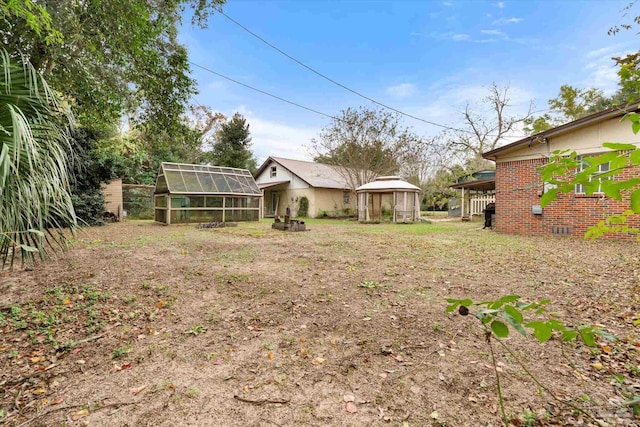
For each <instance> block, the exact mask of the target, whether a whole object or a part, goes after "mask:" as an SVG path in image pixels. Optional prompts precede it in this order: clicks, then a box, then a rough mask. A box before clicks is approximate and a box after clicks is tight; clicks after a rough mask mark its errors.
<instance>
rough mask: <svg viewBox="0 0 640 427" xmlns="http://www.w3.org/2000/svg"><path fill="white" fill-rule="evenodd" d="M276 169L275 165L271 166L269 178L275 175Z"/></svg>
mask: <svg viewBox="0 0 640 427" xmlns="http://www.w3.org/2000/svg"><path fill="white" fill-rule="evenodd" d="M277 172H278V170H277V169H276V167H275V166H271V178H275V177H276V175H277Z"/></svg>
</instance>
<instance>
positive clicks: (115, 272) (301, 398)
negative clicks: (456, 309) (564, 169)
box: [0, 221, 640, 426]
mask: <svg viewBox="0 0 640 427" xmlns="http://www.w3.org/2000/svg"><path fill="white" fill-rule="evenodd" d="M308 226H309V227H310V228H311V231H309V232H304V233H301V232H300V233H283V232H280V231H275V230H271V228H270V224H269V223H268V222H260V223H247V224H239V225H238V227H233V228H223V229H209V230H196V229H195V227H194V226H171V227H163V226H157V225H154V224H151V223H146V222H128V223H123V224H113V225H109V226H106V227H102V228H90V229H87V230H85V231H83V232H82V233H81V234H79V235H78V239H77V240H76V241H75V242H74V244H73V245H72V247H71V249H70V250H69V251H68V252H66V253H64V254H61V255H60V256H59V258H58V259H57V260H55V261H53V262H51V263H49V264H47V265H45V266H43V267H42V268H39V269H38V270H35V271H13V272H9V273H5V274H4V277H3V278H2V283H3V284H2V285H1V288H0V289H1V290H2V291H1V293H0V309H1V311H0V332H1V334H0V364H1V366H2V371H1V374H0V411H1V412H0V425H2V424H7V425H61V424H63V423H64V424H65V425H68V426H75V425H117V426H123V425H136V426H157V425H163V426H174V425H180V426H182V425H193V426H196V425H212V426H234V425H237V426H240V425H242V426H347V425H354V426H356V425H357V426H364V425H367V426H375V425H381V426H385V425H389V426H486V425H493V426H497V425H499V424H500V415H499V414H500V410H499V406H498V400H497V398H496V394H495V386H496V379H495V375H494V372H493V369H492V366H491V364H492V362H491V358H490V355H489V350H488V347H487V346H486V343H485V340H484V335H483V329H482V326H481V325H480V324H479V322H478V321H477V320H476V319H475V318H473V316H467V317H462V316H459V315H457V314H446V313H445V311H444V309H445V307H446V298H447V297H454V298H462V297H468V298H472V299H473V300H474V301H481V300H484V299H495V298H497V297H499V296H501V295H506V294H514V293H516V294H520V295H522V297H523V298H524V299H526V300H540V299H544V298H550V299H551V300H552V302H551V305H550V308H551V309H552V311H554V312H556V313H557V314H558V315H559V316H560V318H561V319H563V320H564V321H565V322H566V323H567V324H571V325H581V324H598V325H602V327H604V328H605V329H606V330H608V331H610V332H612V333H613V334H615V335H616V336H618V337H619V338H620V341H617V342H614V343H610V342H604V341H603V342H602V343H600V344H601V345H600V346H598V347H595V348H588V347H585V346H584V345H574V344H566V345H564V346H561V345H560V342H559V340H557V339H552V340H551V341H550V342H548V343H546V344H544V345H539V344H537V343H536V342H535V340H534V339H533V338H532V337H529V338H527V339H524V338H522V337H520V336H513V335H512V337H511V338H509V339H508V340H507V342H508V344H509V345H510V346H511V347H512V348H513V349H514V350H515V354H516V355H517V357H518V358H520V359H522V360H523V361H525V362H526V364H527V366H528V367H529V368H530V369H531V370H532V371H533V372H535V373H536V375H538V376H539V378H540V380H541V381H542V382H544V383H545V384H547V385H548V386H549V387H550V388H551V389H552V390H554V391H555V393H556V394H557V396H558V397H559V398H560V399H566V400H571V401H572V402H574V403H575V404H576V405H579V406H581V407H584V408H585V409H587V410H589V411H590V412H591V413H593V414H595V415H596V416H597V417H598V418H600V419H603V420H606V421H607V422H609V423H610V424H615V425H628V426H632V425H637V424H638V418H635V419H634V418H633V417H634V414H633V409H634V408H633V407H622V409H620V406H619V405H620V404H621V403H622V402H624V401H625V400H627V399H628V398H630V397H633V396H636V397H637V396H638V395H640V366H639V365H640V360H639V359H640V357H639V353H638V349H639V346H640V342H639V338H638V335H639V334H638V332H639V331H640V326H634V324H633V322H634V321H636V320H637V319H638V316H639V315H640V304H639V302H640V250H639V249H640V246H639V245H638V244H636V243H629V242H627V243H622V242H605V241H598V242H584V241H581V240H575V239H573V240H572V239H562V238H550V237H545V238H533V237H514V236H506V235H499V234H496V233H493V232H490V231H482V230H480V229H479V227H480V226H481V224H477V223H472V224H468V223H459V222H439V223H433V224H416V225H361V224H356V223H353V222H347V221H342V222H338V221H336V222H331V221H310V222H309V224H308ZM496 359H497V360H496V362H497V363H498V366H499V368H500V370H501V371H502V373H501V380H502V381H501V382H502V388H503V393H504V396H505V400H506V405H507V412H508V414H509V416H510V417H512V418H513V424H514V425H526V426H538V425H540V426H543V425H544V426H547V425H572V424H580V423H583V422H584V424H583V425H585V424H589V423H591V422H592V421H590V420H589V419H586V418H584V417H583V416H582V415H580V414H578V413H574V412H573V411H572V410H571V409H570V408H568V407H566V406H565V405H562V404H559V403H558V402H556V401H554V400H553V399H552V398H551V397H550V396H549V395H548V394H546V393H543V392H541V391H540V390H539V389H538V387H537V386H536V384H535V383H534V382H533V381H532V380H531V379H530V378H528V377H527V376H526V375H525V374H524V372H523V370H522V368H521V367H520V366H519V365H518V364H517V363H516V360H514V357H513V356H511V355H509V354H507V353H506V352H505V351H503V350H502V349H498V357H497V358H496ZM635 409H637V407H636V408H635ZM616 411H617V412H616Z"/></svg>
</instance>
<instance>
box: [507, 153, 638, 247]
mask: <svg viewBox="0 0 640 427" xmlns="http://www.w3.org/2000/svg"><path fill="white" fill-rule="evenodd" d="M545 163H546V159H531V160H516V161H511V162H499V159H498V163H497V164H496V224H495V229H496V230H497V231H499V232H503V233H514V234H535V235H551V234H552V227H568V233H569V235H570V236H577V237H582V236H584V233H585V232H586V231H587V227H589V226H591V225H596V224H597V223H598V221H601V220H603V219H604V218H606V217H607V216H609V215H611V214H619V213H622V212H623V211H625V210H628V209H629V202H628V199H627V200H624V201H623V202H618V201H617V200H613V199H610V198H607V197H604V196H602V195H597V196H596V195H593V196H585V195H579V194H575V193H574V192H571V193H567V194H559V195H558V198H557V199H556V200H554V201H553V202H551V204H550V205H548V206H547V207H546V208H544V209H543V213H542V215H534V214H533V213H532V207H533V206H534V205H540V196H541V194H542V190H543V183H542V178H541V177H540V173H539V172H538V171H537V169H538V168H539V167H540V166H542V165H543V164H545ZM632 176H640V168H638V167H636V168H632V169H626V170H625V171H624V172H623V174H622V175H621V176H620V177H619V178H617V179H628V178H630V177H632ZM628 222H629V225H630V226H634V227H640V215H633V216H631V217H630V218H629V220H628ZM606 237H608V238H614V239H635V238H637V236H636V235H635V234H622V233H615V234H609V235H607V236H606Z"/></svg>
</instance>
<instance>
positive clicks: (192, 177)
mask: <svg viewBox="0 0 640 427" xmlns="http://www.w3.org/2000/svg"><path fill="white" fill-rule="evenodd" d="M182 178H184V184H185V185H186V187H187V189H186V190H185V193H202V186H201V185H200V181H198V177H197V176H196V172H182Z"/></svg>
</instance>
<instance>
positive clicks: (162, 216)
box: [156, 209, 167, 222]
mask: <svg viewBox="0 0 640 427" xmlns="http://www.w3.org/2000/svg"><path fill="white" fill-rule="evenodd" d="M156 221H157V222H167V211H165V210H163V209H156Z"/></svg>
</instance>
